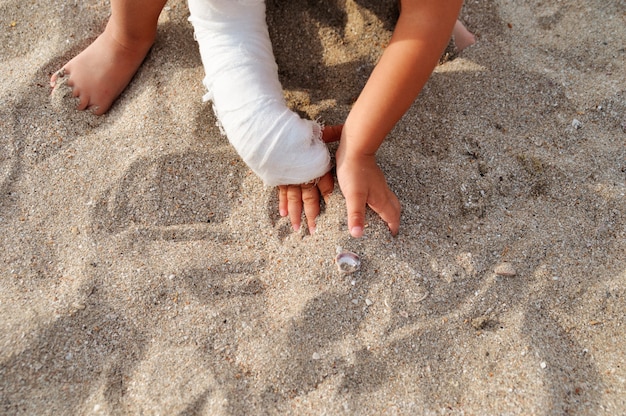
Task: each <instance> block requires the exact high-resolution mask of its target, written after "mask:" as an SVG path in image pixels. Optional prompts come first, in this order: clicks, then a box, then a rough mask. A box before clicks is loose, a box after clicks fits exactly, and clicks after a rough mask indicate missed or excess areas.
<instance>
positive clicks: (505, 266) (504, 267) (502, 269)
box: [493, 262, 517, 277]
mask: <svg viewBox="0 0 626 416" xmlns="http://www.w3.org/2000/svg"><path fill="white" fill-rule="evenodd" d="M493 271H494V273H495V274H497V275H498V276H505V277H513V276H515V275H516V274H517V271H516V270H515V268H514V267H513V265H512V264H511V263H507V262H503V263H500V264H498V265H497V266H496V267H495V268H494V269H493Z"/></svg>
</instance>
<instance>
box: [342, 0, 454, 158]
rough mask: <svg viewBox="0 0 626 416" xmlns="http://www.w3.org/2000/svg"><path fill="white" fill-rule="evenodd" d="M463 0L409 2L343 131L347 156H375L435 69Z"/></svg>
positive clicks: (412, 0) (415, 0) (413, 0)
mask: <svg viewBox="0 0 626 416" xmlns="http://www.w3.org/2000/svg"><path fill="white" fill-rule="evenodd" d="M461 4H462V0H445V1H442V0H432V1H426V0H407V1H403V2H402V13H401V15H400V18H399V20H398V24H397V25H396V29H395V30H394V33H393V36H392V38H391V41H390V43H389V46H388V47H387V48H386V50H385V52H384V53H383V56H382V58H381V59H380V61H379V63H378V64H377V65H376V67H375V68H374V71H373V72H372V75H371V76H370V79H369V80H368V82H367V84H366V85H365V88H364V89H363V91H362V93H361V95H360V96H359V98H358V100H357V101H356V103H355V104H354V107H353V108H352V110H351V112H350V114H349V116H348V119H347V120H346V123H345V126H344V133H343V137H342V141H343V142H344V143H342V145H343V146H345V147H344V149H345V151H346V155H348V154H354V155H373V154H374V153H376V150H377V149H378V147H379V146H380V144H381V143H382V141H383V140H384V138H385V136H386V135H387V134H388V133H389V132H390V131H391V129H392V128H393V126H394V125H395V124H396V123H397V122H398V120H399V119H400V118H401V117H402V115H403V114H404V113H405V112H406V111H407V109H408V108H409V107H410V106H411V104H412V103H413V101H414V100H415V98H416V97H417V95H418V94H419V92H420V91H421V89H422V87H423V86H424V84H425V83H426V81H427V80H428V78H429V76H430V74H431V72H432V70H433V69H434V67H435V66H436V65H437V62H438V60H439V58H440V56H441V53H442V52H443V50H444V49H445V47H446V45H447V43H448V41H449V40H450V34H451V33H452V28H453V27H454V23H455V21H456V19H457V16H458V13H459V9H460V7H461Z"/></svg>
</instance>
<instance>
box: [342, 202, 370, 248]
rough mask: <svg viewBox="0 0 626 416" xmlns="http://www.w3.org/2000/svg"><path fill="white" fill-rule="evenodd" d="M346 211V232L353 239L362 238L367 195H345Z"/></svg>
mask: <svg viewBox="0 0 626 416" xmlns="http://www.w3.org/2000/svg"><path fill="white" fill-rule="evenodd" d="M345 197H346V209H347V211H348V230H349V231H350V235H351V236H352V237H354V238H360V237H362V236H363V228H364V226H365V204H366V203H367V195H366V194H361V193H355V194H352V195H346V196H345Z"/></svg>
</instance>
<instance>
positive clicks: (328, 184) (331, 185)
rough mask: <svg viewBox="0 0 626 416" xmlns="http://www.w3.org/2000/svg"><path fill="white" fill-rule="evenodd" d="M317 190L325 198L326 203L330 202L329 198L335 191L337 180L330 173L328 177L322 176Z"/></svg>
mask: <svg viewBox="0 0 626 416" xmlns="http://www.w3.org/2000/svg"><path fill="white" fill-rule="evenodd" d="M317 188H318V189H319V191H320V193H321V194H322V198H324V201H326V202H328V201H327V198H328V196H329V195H330V194H332V193H333V189H335V180H334V179H333V175H332V174H331V173H330V172H328V173H327V174H326V175H324V176H322V177H321V178H320V180H319V182H318V183H317Z"/></svg>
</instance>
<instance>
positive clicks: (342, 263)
mask: <svg viewBox="0 0 626 416" xmlns="http://www.w3.org/2000/svg"><path fill="white" fill-rule="evenodd" d="M335 263H336V264H337V268H338V269H339V271H340V272H341V273H344V274H350V273H354V272H356V271H357V270H359V268H360V267H361V259H359V256H357V255H356V254H354V253H353V252H351V251H342V252H341V253H339V254H337V257H335Z"/></svg>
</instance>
